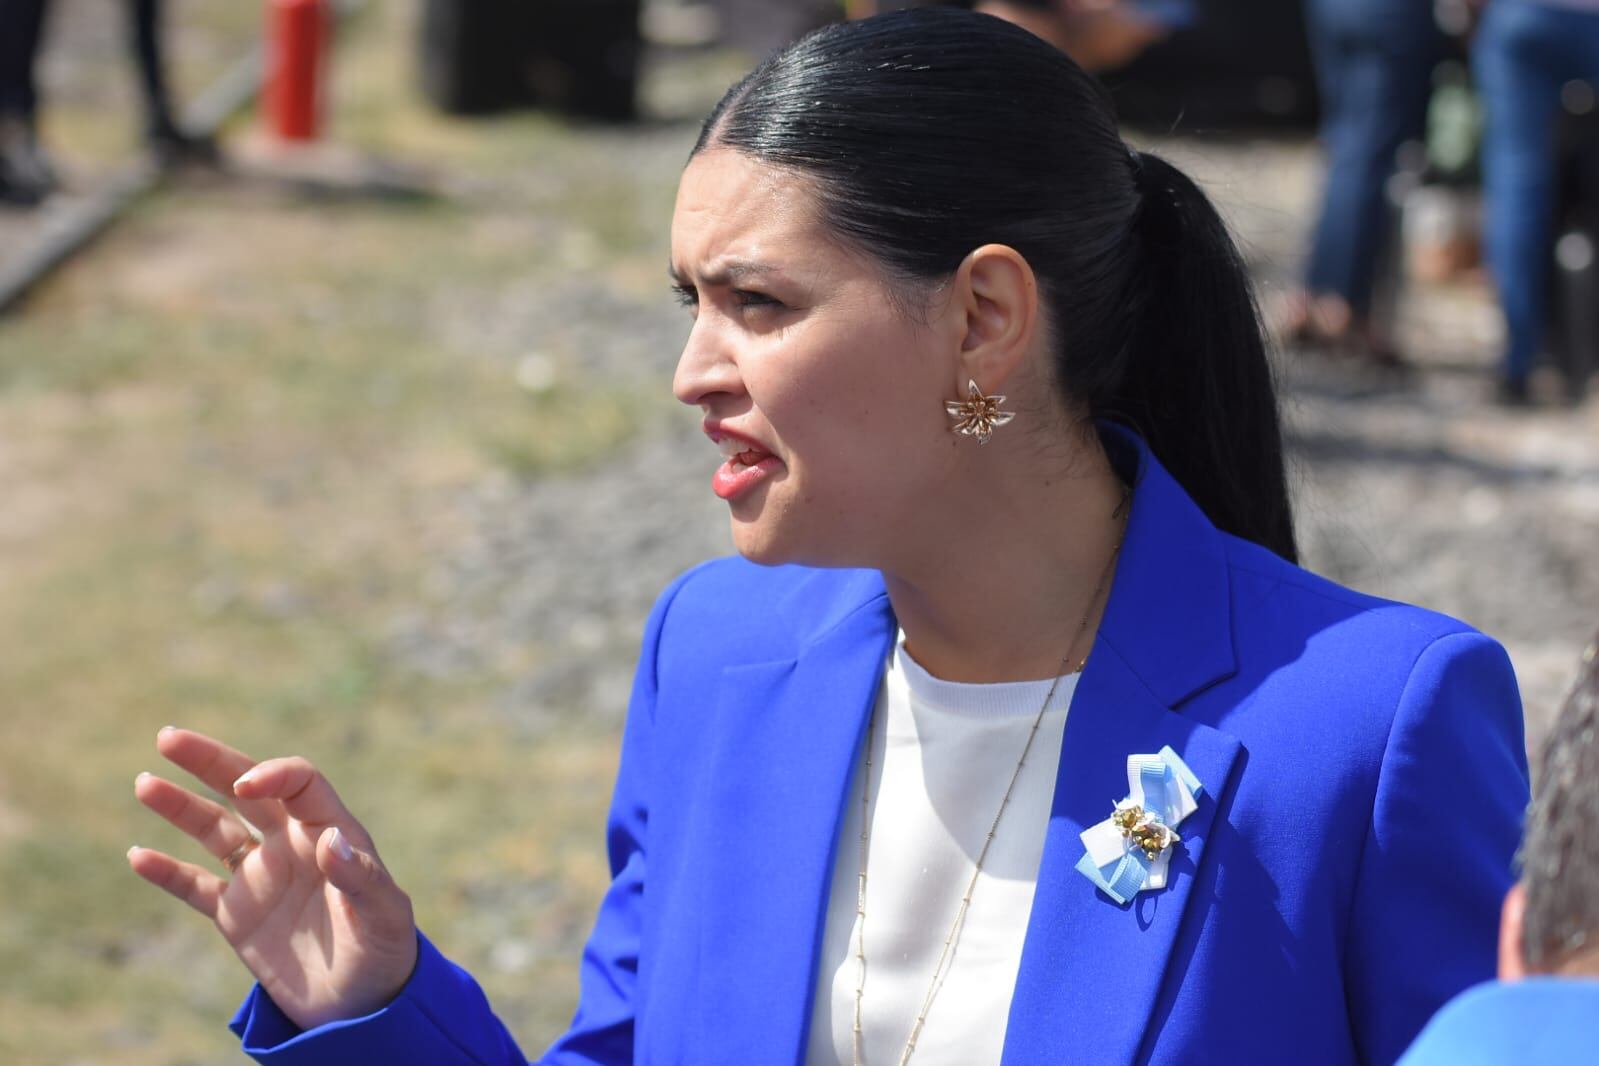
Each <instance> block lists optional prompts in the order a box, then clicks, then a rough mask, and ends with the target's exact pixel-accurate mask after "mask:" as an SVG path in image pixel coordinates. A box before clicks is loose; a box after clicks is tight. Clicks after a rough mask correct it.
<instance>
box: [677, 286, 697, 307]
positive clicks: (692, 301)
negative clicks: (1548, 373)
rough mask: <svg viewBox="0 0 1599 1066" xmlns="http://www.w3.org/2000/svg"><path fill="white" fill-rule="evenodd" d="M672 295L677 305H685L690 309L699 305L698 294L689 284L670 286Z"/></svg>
mask: <svg viewBox="0 0 1599 1066" xmlns="http://www.w3.org/2000/svg"><path fill="white" fill-rule="evenodd" d="M672 295H673V296H674V297H675V298H676V299H677V305H678V306H679V307H686V308H688V309H689V310H691V311H692V310H694V309H695V308H697V307H699V305H700V294H699V293H698V292H696V291H695V290H694V289H693V288H692V287H691V286H688V285H674V286H673V287H672Z"/></svg>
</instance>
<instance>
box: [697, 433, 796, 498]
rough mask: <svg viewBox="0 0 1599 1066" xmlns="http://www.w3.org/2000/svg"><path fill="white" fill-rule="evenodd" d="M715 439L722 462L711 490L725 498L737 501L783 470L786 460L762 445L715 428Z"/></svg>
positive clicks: (713, 477) (713, 434) (712, 437)
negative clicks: (720, 431) (717, 430)
mask: <svg viewBox="0 0 1599 1066" xmlns="http://www.w3.org/2000/svg"><path fill="white" fill-rule="evenodd" d="M711 439H712V440H713V441H714V442H715V443H716V448H717V450H718V451H719V452H721V453H722V459H723V462H722V465H721V466H720V467H718V468H717V470H716V473H715V474H713V475H712V477H711V490H712V491H713V492H715V493H716V495H718V496H720V497H721V498H722V499H724V500H729V501H731V500H734V499H737V498H738V497H740V496H743V495H745V494H746V493H749V492H752V491H754V489H755V487H756V486H757V485H759V484H761V483H762V482H763V481H765V480H767V479H768V478H770V477H772V476H773V475H775V474H776V473H777V472H778V471H779V470H781V469H783V461H782V460H781V459H779V458H778V457H777V456H775V455H773V454H772V453H771V452H769V451H767V450H766V449H765V448H763V447H761V446H760V445H759V444H755V443H753V442H751V441H748V440H745V439H744V438H743V437H734V436H732V435H730V434H726V433H719V432H715V431H712V432H711Z"/></svg>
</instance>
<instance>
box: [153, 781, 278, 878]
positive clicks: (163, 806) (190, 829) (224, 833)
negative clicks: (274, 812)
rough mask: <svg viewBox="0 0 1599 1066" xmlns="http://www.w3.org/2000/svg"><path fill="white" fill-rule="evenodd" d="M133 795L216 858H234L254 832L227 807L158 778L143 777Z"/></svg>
mask: <svg viewBox="0 0 1599 1066" xmlns="http://www.w3.org/2000/svg"><path fill="white" fill-rule="evenodd" d="M133 794H134V795H135V796H137V797H138V799H139V802H140V803H142V804H144V805H145V807H147V808H149V809H150V810H152V811H154V812H155V813H156V814H159V815H160V816H161V817H162V818H165V819H166V820H167V821H168V822H171V823H172V824H173V825H174V826H176V827H177V828H179V829H181V830H183V832H185V833H187V834H188V835H189V836H191V837H193V838H194V839H195V840H196V841H198V842H199V844H200V846H201V847H203V848H205V850H206V851H209V852H210V853H211V855H212V857H214V858H217V859H221V858H224V857H225V856H227V855H230V854H232V853H233V851H234V849H236V848H237V847H239V845H241V844H243V843H245V842H246V841H248V840H249V839H250V831H249V830H248V829H246V828H245V827H244V826H243V825H242V824H241V823H240V822H239V820H238V819H237V818H235V817H233V814H232V812H231V811H229V810H228V809H227V808H226V807H224V806H222V805H221V804H220V803H214V802H212V801H211V800H208V799H205V798H204V797H202V796H197V795H195V794H194V793H193V792H190V791H189V790H188V789H186V788H180V787H178V786H177V785H174V784H173V783H172V782H170V781H166V780H163V779H162V778H159V777H156V776H155V775H154V774H140V775H139V776H138V778H137V779H136V780H135V781H134V782H133Z"/></svg>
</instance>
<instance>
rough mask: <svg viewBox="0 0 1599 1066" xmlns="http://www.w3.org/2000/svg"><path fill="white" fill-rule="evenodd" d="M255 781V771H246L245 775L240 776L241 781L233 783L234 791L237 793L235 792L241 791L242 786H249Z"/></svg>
mask: <svg viewBox="0 0 1599 1066" xmlns="http://www.w3.org/2000/svg"><path fill="white" fill-rule="evenodd" d="M253 780H255V771H254V770H246V771H244V773H242V774H240V775H239V779H238V780H237V781H235V782H233V791H235V792H237V791H239V786H240V785H248V784H249V783H250V782H251V781H253Z"/></svg>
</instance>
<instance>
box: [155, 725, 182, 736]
mask: <svg viewBox="0 0 1599 1066" xmlns="http://www.w3.org/2000/svg"><path fill="white" fill-rule="evenodd" d="M177 728H178V727H177V726H175V725H164V726H162V727H161V728H160V730H159V731H157V732H156V736H158V737H164V736H166V735H167V734H168V733H171V732H173V731H174V730H176V729H177Z"/></svg>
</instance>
